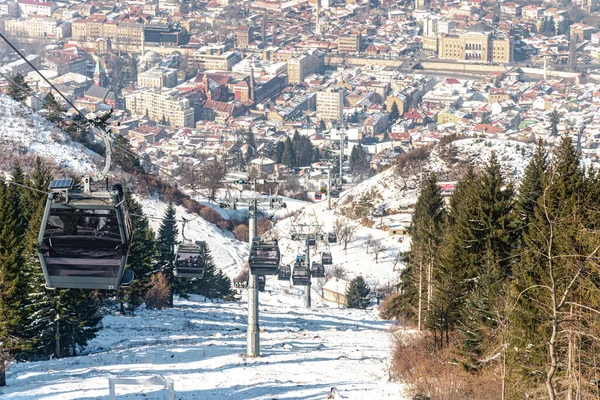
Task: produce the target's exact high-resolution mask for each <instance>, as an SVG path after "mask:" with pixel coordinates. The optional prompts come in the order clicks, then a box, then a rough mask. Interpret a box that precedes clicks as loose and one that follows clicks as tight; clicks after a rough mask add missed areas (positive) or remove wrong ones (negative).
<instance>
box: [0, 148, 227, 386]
mask: <svg viewBox="0 0 600 400" xmlns="http://www.w3.org/2000/svg"><path fill="white" fill-rule="evenodd" d="M51 180H52V176H51V173H50V169H49V168H48V166H47V165H45V164H44V162H43V161H41V160H40V159H37V160H36V161H35V165H34V166H33V168H32V169H31V171H30V173H29V174H25V173H24V172H23V170H22V168H21V167H20V166H19V165H18V164H17V165H15V166H14V168H13V170H12V179H11V182H14V183H17V184H21V185H24V186H27V187H28V188H24V187H22V186H17V185H14V184H11V183H8V182H7V181H5V180H4V179H3V178H0V386H3V385H5V384H6V381H5V370H4V368H6V362H8V361H11V360H21V361H25V360H39V359H48V358H58V357H65V356H74V355H77V353H78V352H79V351H80V350H81V349H82V348H83V347H84V346H85V345H86V343H87V341H88V340H90V339H91V338H93V337H94V336H95V334H96V332H97V331H98V330H99V329H100V328H101V320H102V316H103V315H104V314H105V313H107V312H122V313H134V312H135V308H136V307H138V306H140V305H141V304H143V303H144V302H145V303H146V305H147V306H148V307H164V306H172V304H173V303H172V299H173V294H177V295H182V296H185V295H187V294H200V295H204V296H207V297H211V298H220V297H227V296H230V295H231V281H230V279H229V278H228V277H227V276H225V275H224V274H223V272H221V270H220V269H218V268H217V267H216V266H215V265H214V262H213V260H212V257H211V255H210V249H208V248H206V249H205V250H206V270H205V274H204V277H203V279H202V280H197V279H180V278H177V277H175V276H174V274H173V269H174V261H175V257H174V251H175V245H176V243H177V241H178V237H179V236H178V221H177V219H176V214H175V209H174V207H173V205H172V204H169V207H168V208H167V211H166V212H165V215H164V217H163V220H162V222H161V226H160V229H159V231H158V232H157V233H156V234H155V232H153V231H152V229H151V228H150V225H149V223H148V219H147V218H146V217H145V216H144V212H143V210H142V207H141V205H140V204H139V203H138V202H136V201H135V200H134V199H133V197H132V196H131V193H128V194H127V196H126V200H127V206H128V209H129V212H130V214H131V215H132V218H131V223H132V231H133V240H132V244H131V248H130V251H129V258H128V263H127V264H128V268H129V269H131V270H132V271H133V272H134V274H135V277H136V279H135V280H134V282H133V283H132V284H131V286H129V287H127V288H126V289H122V290H120V291H99V290H80V289H61V290H50V289H47V288H46V287H45V279H44V275H43V272H42V268H41V266H40V262H39V258H38V253H37V246H38V234H39V231H40V224H41V220H42V215H43V211H44V207H45V204H46V199H47V195H46V194H45V193H44V192H45V191H46V190H47V188H48V184H49V183H50V181H51ZM31 189H37V190H39V191H41V192H37V191H35V190H31ZM161 294H164V296H162V297H164V298H162V297H161Z"/></svg>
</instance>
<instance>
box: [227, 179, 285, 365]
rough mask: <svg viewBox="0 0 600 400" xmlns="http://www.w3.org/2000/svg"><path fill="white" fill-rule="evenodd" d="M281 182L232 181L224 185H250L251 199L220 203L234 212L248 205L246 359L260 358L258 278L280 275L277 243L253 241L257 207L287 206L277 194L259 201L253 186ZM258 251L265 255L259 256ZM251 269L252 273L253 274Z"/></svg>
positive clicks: (228, 200)
mask: <svg viewBox="0 0 600 400" xmlns="http://www.w3.org/2000/svg"><path fill="white" fill-rule="evenodd" d="M283 182H284V181H281V182H280V181H267V180H262V179H261V180H256V179H254V180H252V181H245V180H243V179H238V180H236V181H233V182H225V183H232V184H235V185H239V186H240V187H243V186H245V185H252V191H253V196H252V197H251V198H247V199H244V198H242V197H241V196H240V197H239V198H230V199H222V200H221V201H220V202H219V205H220V206H221V207H222V208H232V209H237V207H238V206H240V205H241V206H248V244H249V255H248V269H249V270H248V328H247V338H246V339H247V343H246V354H245V356H247V357H259V356H260V327H259V321H258V304H259V298H258V289H259V284H258V280H259V278H260V277H262V279H266V277H265V274H266V273H268V274H269V275H277V274H278V272H279V261H280V253H279V244H278V243H277V241H270V242H269V243H261V241H260V238H258V240H256V241H255V240H254V239H255V238H257V237H258V232H257V217H258V208H259V207H260V206H268V207H269V208H270V209H271V210H273V211H277V210H279V209H281V208H285V207H286V204H285V203H284V202H283V201H281V199H279V198H278V197H277V196H276V195H275V196H266V197H263V198H258V197H257V195H256V184H257V183H258V184H267V183H283ZM262 245H264V247H262ZM259 250H261V251H264V252H262V253H259V252H258V251H259ZM253 264H254V266H253ZM253 267H254V268H253ZM257 267H258V268H257ZM253 269H254V271H255V273H253V272H252V271H253Z"/></svg>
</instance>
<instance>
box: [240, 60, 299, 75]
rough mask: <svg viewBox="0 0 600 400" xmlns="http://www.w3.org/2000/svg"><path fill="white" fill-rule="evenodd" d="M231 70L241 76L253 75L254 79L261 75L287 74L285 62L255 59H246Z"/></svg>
mask: <svg viewBox="0 0 600 400" xmlns="http://www.w3.org/2000/svg"><path fill="white" fill-rule="evenodd" d="M231 70H232V71H233V72H239V73H242V74H248V75H249V74H251V73H254V77H255V78H256V77H259V76H261V75H282V74H287V70H288V65H287V63H286V62H272V61H267V60H260V59H258V58H255V57H248V58H245V59H243V60H242V61H240V62H239V63H237V64H235V65H234V66H233V67H232V68H231Z"/></svg>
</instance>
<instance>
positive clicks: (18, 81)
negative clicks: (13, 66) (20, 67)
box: [6, 72, 31, 103]
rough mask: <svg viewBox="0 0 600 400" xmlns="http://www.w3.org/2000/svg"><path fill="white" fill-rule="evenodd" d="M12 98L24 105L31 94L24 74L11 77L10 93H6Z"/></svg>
mask: <svg viewBox="0 0 600 400" xmlns="http://www.w3.org/2000/svg"><path fill="white" fill-rule="evenodd" d="M6 94H7V95H8V96H9V97H10V98H12V99H13V100H15V101H18V102H20V103H22V102H23V101H25V100H26V99H27V97H29V95H30V94H31V89H30V88H29V86H28V85H27V83H26V82H25V78H24V77H23V74H21V73H20V72H17V73H15V74H13V75H12V76H11V80H10V82H9V84H8V91H7V93H6Z"/></svg>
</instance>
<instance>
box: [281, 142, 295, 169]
mask: <svg viewBox="0 0 600 400" xmlns="http://www.w3.org/2000/svg"><path fill="white" fill-rule="evenodd" d="M281 162H282V163H283V164H284V165H285V166H286V167H288V168H293V167H295V166H296V151H295V150H294V146H293V144H292V141H291V140H290V138H289V137H288V138H287V139H285V149H284V151H283V155H282V156H281Z"/></svg>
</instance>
